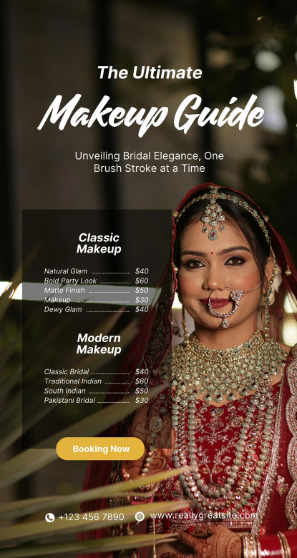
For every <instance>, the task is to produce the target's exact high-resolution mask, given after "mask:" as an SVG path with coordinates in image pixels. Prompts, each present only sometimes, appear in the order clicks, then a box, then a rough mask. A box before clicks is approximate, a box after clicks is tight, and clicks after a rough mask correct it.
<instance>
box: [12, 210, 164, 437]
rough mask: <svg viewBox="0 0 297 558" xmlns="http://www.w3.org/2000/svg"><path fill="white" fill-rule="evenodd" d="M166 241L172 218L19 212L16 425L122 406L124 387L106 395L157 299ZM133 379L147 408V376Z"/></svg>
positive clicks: (141, 372)
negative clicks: (33, 416) (19, 417)
mask: <svg viewBox="0 0 297 558" xmlns="http://www.w3.org/2000/svg"><path fill="white" fill-rule="evenodd" d="M65 231H67V234H65ZM37 238H38V243H37V240H36V239H37ZM170 238H171V212H170V211H148V210H143V211H122V212H110V211H93V210H92V211H64V210H62V211H25V212H24V215H23V263H24V270H25V271H24V274H23V283H22V285H23V288H22V292H23V301H22V305H23V416H24V417H26V414H27V413H28V414H30V413H29V411H31V409H32V407H34V408H36V412H37V413H39V414H40V415H42V414H44V415H46V413H47V412H49V411H51V416H52V417H53V424H54V423H55V421H59V420H63V416H66V415H67V417H68V420H70V419H69V417H71V416H75V415H76V416H81V417H82V416H85V415H86V414H88V413H90V412H94V411H95V410H96V409H98V405H101V406H102V405H105V404H106V402H108V403H118V404H123V402H122V400H123V399H124V398H125V396H126V395H128V393H127V390H128V387H129V383H128V382H127V379H126V378H124V377H123V379H122V381H121V382H120V383H119V386H120V387H118V388H117V390H114V391H113V379H114V377H115V376H116V375H117V374H118V372H119V370H120V368H121V364H122V362H123V359H124V358H125V356H126V354H127V351H128V349H129V343H131V342H132V340H133V332H136V330H137V325H139V324H140V322H141V320H142V319H143V318H144V316H145V314H147V313H148V312H149V308H150V305H151V303H152V301H153V300H154V299H155V297H156V296H158V292H157V290H156V286H157V284H158V281H159V278H160V276H161V275H162V273H163V270H164V267H165V265H166V262H167V260H168V254H169V250H170ZM156 246H158V250H156ZM32 253H35V257H34V259H33V260H32V264H31V265H29V266H28V265H27V261H28V260H29V259H30V257H31V255H32ZM33 316H34V319H33ZM135 322H136V323H135ZM28 324H30V325H28ZM136 376H137V378H136V384H135V390H134V388H133V391H134V392H135V394H136V396H137V402H139V403H146V402H147V394H148V389H149V372H148V370H144V369H139V370H137V374H136ZM74 407H75V408H76V409H77V410H76V411H70V410H67V409H71V408H74ZM44 408H46V411H44V410H43V409H44ZM28 420H29V419H28ZM47 428H48V425H47Z"/></svg>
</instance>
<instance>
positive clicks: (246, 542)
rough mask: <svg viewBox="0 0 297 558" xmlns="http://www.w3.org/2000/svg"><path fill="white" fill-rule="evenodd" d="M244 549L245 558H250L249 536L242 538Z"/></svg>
mask: <svg viewBox="0 0 297 558" xmlns="http://www.w3.org/2000/svg"><path fill="white" fill-rule="evenodd" d="M242 543H243V544H242V548H243V558H249V547H248V538H247V535H243V537H242Z"/></svg>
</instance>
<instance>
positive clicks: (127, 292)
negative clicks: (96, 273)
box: [90, 291, 130, 294]
mask: <svg viewBox="0 0 297 558" xmlns="http://www.w3.org/2000/svg"><path fill="white" fill-rule="evenodd" d="M90 294H130V291H90Z"/></svg>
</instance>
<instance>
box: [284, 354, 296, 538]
mask: <svg viewBox="0 0 297 558" xmlns="http://www.w3.org/2000/svg"><path fill="white" fill-rule="evenodd" d="M292 353H293V355H294V357H295V358H294V359H293V360H292V362H291V364H290V365H289V366H288V371H287V374H288V383H289V386H290V391H291V397H290V398H289V400H288V403H287V406H286V419H287V423H288V426H289V429H290V431H291V433H292V439H291V441H290V444H289V449H288V456H287V460H288V468H289V472H290V475H291V477H292V479H293V481H294V482H293V484H292V486H291V488H290V490H289V493H288V496H287V498H286V505H285V512H286V517H287V520H288V522H289V524H290V527H291V528H296V527H297V416H296V414H297V345H295V347H294V348H293V350H292Z"/></svg>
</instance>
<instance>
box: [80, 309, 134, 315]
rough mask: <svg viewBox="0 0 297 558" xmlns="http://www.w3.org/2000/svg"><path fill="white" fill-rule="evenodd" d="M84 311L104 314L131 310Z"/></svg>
mask: <svg viewBox="0 0 297 558" xmlns="http://www.w3.org/2000/svg"><path fill="white" fill-rule="evenodd" d="M86 312H96V313H98V312H103V314H106V313H107V312H122V313H124V312H131V310H86Z"/></svg>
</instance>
